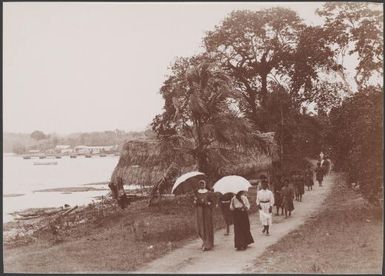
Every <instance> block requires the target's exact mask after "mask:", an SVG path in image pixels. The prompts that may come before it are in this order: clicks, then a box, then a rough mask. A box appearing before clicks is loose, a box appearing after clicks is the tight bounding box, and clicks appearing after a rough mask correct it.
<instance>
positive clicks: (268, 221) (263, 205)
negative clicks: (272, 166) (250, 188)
mask: <svg viewBox="0 0 385 276" xmlns="http://www.w3.org/2000/svg"><path fill="white" fill-rule="evenodd" d="M260 178H261V180H262V183H261V184H262V189H261V190H259V191H258V193H257V200H256V201H257V207H258V209H259V219H260V221H261V224H262V225H263V229H262V233H265V234H266V235H267V236H268V235H269V228H270V226H271V225H272V222H273V221H272V212H273V206H274V195H273V193H272V192H271V191H270V190H269V189H268V181H267V177H266V176H265V175H263V176H261V177H260Z"/></svg>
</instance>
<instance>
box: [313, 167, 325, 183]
mask: <svg viewBox="0 0 385 276" xmlns="http://www.w3.org/2000/svg"><path fill="white" fill-rule="evenodd" d="M315 178H316V179H317V181H318V182H322V180H323V179H324V171H323V169H322V168H321V167H317V168H316V169H315Z"/></svg>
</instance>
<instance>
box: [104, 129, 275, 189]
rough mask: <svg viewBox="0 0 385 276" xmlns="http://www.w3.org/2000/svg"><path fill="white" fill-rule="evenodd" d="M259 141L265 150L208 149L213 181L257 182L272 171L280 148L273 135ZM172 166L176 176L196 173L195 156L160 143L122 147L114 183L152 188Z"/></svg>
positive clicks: (155, 141)
mask: <svg viewBox="0 0 385 276" xmlns="http://www.w3.org/2000/svg"><path fill="white" fill-rule="evenodd" d="M260 138H261V139H262V140H263V141H264V147H263V148H262V147H261V146H260V145H255V146H242V145H238V146H234V147H229V146H226V147H225V146H218V145H217V146H216V147H211V148H209V149H208V159H209V160H208V161H209V162H208V163H209V164H211V165H210V166H212V168H210V169H211V171H213V172H214V176H212V178H214V179H215V178H220V177H222V176H225V175H231V174H236V175H241V176H244V177H247V178H255V177H257V176H258V175H259V173H260V172H261V171H267V170H269V169H270V167H271V165H272V162H273V161H274V160H277V159H278V153H277V151H278V147H277V144H276V143H275V141H274V133H271V132H270V133H263V134H260ZM170 166H174V167H176V168H177V173H176V175H177V176H179V175H181V174H183V173H185V172H189V171H193V170H197V167H196V162H195V160H194V158H193V157H192V155H190V154H186V153H183V151H180V150H170V148H169V147H166V146H165V145H164V144H163V143H161V142H159V141H157V140H149V139H144V140H143V139H142V140H133V141H129V142H127V143H126V144H125V145H124V146H123V149H122V152H121V156H120V160H119V162H118V164H117V166H116V168H115V170H114V172H113V174H112V177H111V181H115V179H116V177H121V178H122V179H123V183H124V184H125V185H130V184H136V185H141V186H153V185H155V184H156V183H158V182H159V180H160V179H162V177H163V176H164V174H165V172H166V171H167V169H169V168H170ZM171 184H172V183H170V185H171Z"/></svg>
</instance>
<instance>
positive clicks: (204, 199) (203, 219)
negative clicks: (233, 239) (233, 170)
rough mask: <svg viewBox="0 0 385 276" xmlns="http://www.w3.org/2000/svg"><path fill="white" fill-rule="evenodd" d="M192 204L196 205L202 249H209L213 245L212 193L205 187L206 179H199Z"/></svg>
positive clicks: (213, 203) (213, 198)
mask: <svg viewBox="0 0 385 276" xmlns="http://www.w3.org/2000/svg"><path fill="white" fill-rule="evenodd" d="M194 204H195V206H196V217H197V228H198V235H199V237H200V238H201V239H202V242H203V243H202V250H203V251H207V250H211V249H212V248H213V247H214V226H213V206H215V197H214V193H212V192H211V191H209V190H208V189H207V187H206V181H205V180H200V181H199V188H198V190H196V191H195V199H194Z"/></svg>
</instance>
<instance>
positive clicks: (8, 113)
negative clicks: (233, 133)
mask: <svg viewBox="0 0 385 276" xmlns="http://www.w3.org/2000/svg"><path fill="white" fill-rule="evenodd" d="M321 5H322V3H321V2H311V3H306V2H305V3H295V2H283V3H280V2H275V3H271V2H269V3H263V2H255V3H250V2H247V3H246V2H245V3H241V2H233V3H218V2H216V3H207V2H206V3H119V2H116V3H97V2H95V3H91V2H88V3H74V2H73V3H60V2H56V3H55V2H48V3H44V2H40V3H39V2H34V3H28V2H16V3H12V2H6V3H4V4H3V130H4V132H22V133H31V132H32V131H34V130H42V131H44V132H47V133H52V132H55V133H62V134H66V133H72V132H88V131H103V130H113V129H117V128H118V129H122V130H126V131H130V130H134V131H140V130H144V129H145V128H146V126H148V125H149V124H150V123H151V121H152V119H153V117H154V116H155V115H156V114H159V113H161V112H162V108H163V100H162V98H161V95H160V94H159V89H160V87H161V85H162V83H163V81H164V80H165V79H166V75H167V73H168V67H169V66H170V65H171V64H172V62H173V61H174V60H175V58H176V57H180V56H184V57H187V56H191V55H194V54H197V53H199V52H200V51H202V38H203V37H204V34H205V32H206V31H208V30H212V29H214V26H215V25H218V24H219V23H220V21H221V20H223V19H224V18H225V17H226V15H227V14H228V13H230V12H231V11H232V10H240V9H249V10H258V9H263V8H268V7H272V6H281V7H289V8H291V9H293V10H295V11H297V12H298V14H299V15H300V17H302V18H303V19H304V20H305V22H306V23H308V24H319V23H321V19H320V18H319V17H318V16H316V15H315V14H314V12H315V10H316V8H318V7H321Z"/></svg>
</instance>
